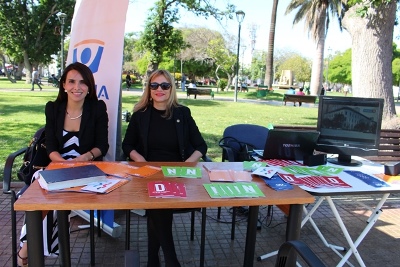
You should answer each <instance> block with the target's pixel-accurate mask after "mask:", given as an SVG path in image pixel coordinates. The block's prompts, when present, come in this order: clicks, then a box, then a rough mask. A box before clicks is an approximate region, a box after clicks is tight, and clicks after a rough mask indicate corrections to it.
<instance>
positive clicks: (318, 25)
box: [285, 0, 343, 95]
mask: <svg viewBox="0 0 400 267" xmlns="http://www.w3.org/2000/svg"><path fill="white" fill-rule="evenodd" d="M342 7H343V6H342V1H341V0H292V1H291V2H290V3H289V5H288V7H287V8H286V12H285V14H288V13H290V12H292V11H294V10H297V13H296V15H295V17H294V20H293V24H297V23H298V22H300V21H301V20H304V27H305V29H306V30H307V31H308V34H310V35H311V37H312V39H313V41H314V43H315V46H316V47H315V48H316V49H315V55H314V60H313V65H312V72H311V85H310V91H311V94H313V95H318V94H319V93H320V92H321V88H322V74H323V63H324V48H325V37H326V33H327V31H328V26H329V22H330V14H329V11H331V15H332V17H334V16H337V17H338V20H339V25H340V27H341V24H340V22H341V19H342V17H343V12H342Z"/></svg>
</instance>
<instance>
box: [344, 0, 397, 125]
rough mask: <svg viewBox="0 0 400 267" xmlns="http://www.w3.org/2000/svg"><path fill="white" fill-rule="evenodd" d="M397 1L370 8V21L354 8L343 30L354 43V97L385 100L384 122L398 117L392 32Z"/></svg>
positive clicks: (347, 16)
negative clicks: (395, 103)
mask: <svg viewBox="0 0 400 267" xmlns="http://www.w3.org/2000/svg"><path fill="white" fill-rule="evenodd" d="M396 7H397V5H396V1H394V0H392V1H391V2H390V3H389V4H381V5H380V6H379V7H377V8H370V9H369V10H368V16H367V17H364V18H362V17H360V16H358V15H357V14H356V10H357V8H359V6H358V5H355V6H353V7H351V8H350V9H349V10H348V11H347V12H346V14H345V16H344V18H343V27H344V28H345V29H346V30H347V31H348V32H349V33H350V36H351V39H352V59H351V64H352V67H351V70H352V93H353V96H358V97H376V98H383V99H384V101H385V105H384V108H383V118H384V119H390V118H392V117H394V116H396V109H395V105H394V98H393V77H392V57H393V46H392V44H393V29H394V22H395V18H396Z"/></svg>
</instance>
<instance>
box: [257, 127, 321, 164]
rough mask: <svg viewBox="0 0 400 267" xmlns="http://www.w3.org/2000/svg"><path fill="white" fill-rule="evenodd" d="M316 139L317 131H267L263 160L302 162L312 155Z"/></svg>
mask: <svg viewBox="0 0 400 267" xmlns="http://www.w3.org/2000/svg"><path fill="white" fill-rule="evenodd" d="M318 137H319V132H318V131H301V130H281V129H272V130H269V132H268V136H267V141H266V142H265V148H264V153H263V158H264V159H290V160H303V157H304V156H306V155H312V154H313V153H314V149H315V147H316V144H317V140H318Z"/></svg>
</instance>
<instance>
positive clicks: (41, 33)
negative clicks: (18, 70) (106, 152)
mask: <svg viewBox="0 0 400 267" xmlns="http://www.w3.org/2000/svg"><path fill="white" fill-rule="evenodd" d="M74 4H75V0H46V1H17V0H8V1H3V3H2V4H1V5H0V36H1V37H2V38H0V47H1V48H2V49H1V50H2V51H3V53H5V54H6V55H7V56H8V57H9V58H11V59H12V60H13V61H14V64H20V65H21V66H22V67H25V68H26V69H28V70H31V67H32V65H38V64H42V63H43V64H44V63H48V62H50V61H51V55H53V54H57V53H58V52H59V51H60V42H61V40H60V36H59V34H60V32H59V31H60V21H59V20H58V17H57V13H59V12H63V13H65V14H67V18H66V19H65V25H64V32H69V28H70V24H71V18H72V14H73V8H74Z"/></svg>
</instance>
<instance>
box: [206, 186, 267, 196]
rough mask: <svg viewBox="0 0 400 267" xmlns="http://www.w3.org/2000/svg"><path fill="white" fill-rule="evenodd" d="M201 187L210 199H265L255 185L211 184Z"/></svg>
mask: <svg viewBox="0 0 400 267" xmlns="http://www.w3.org/2000/svg"><path fill="white" fill-rule="evenodd" d="M203 186H204V188H205V189H206V191H207V193H208V194H209V195H210V197H211V198H227V197H229V198H234V197H265V195H264V194H263V192H262V191H261V190H260V188H259V187H258V186H257V184H255V183H211V184H204V185H203Z"/></svg>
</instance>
